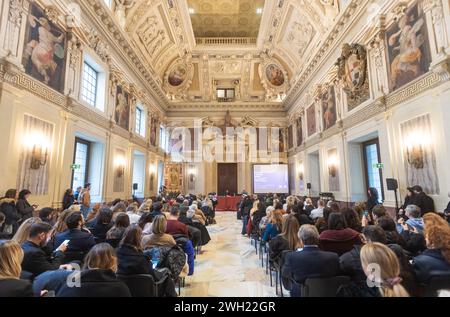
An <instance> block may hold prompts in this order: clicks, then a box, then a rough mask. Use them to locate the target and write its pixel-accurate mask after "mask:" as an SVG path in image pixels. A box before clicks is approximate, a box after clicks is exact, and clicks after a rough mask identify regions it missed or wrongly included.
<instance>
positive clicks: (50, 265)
mask: <svg viewBox="0 0 450 317" xmlns="http://www.w3.org/2000/svg"><path fill="white" fill-rule="evenodd" d="M51 230H52V227H51V226H50V225H49V224H47V223H35V224H33V225H32V226H31V228H30V236H29V238H28V240H27V241H25V242H24V243H23V244H22V249H23V252H24V257H23V261H22V270H24V271H27V272H30V273H32V274H33V276H38V275H39V274H41V273H44V272H47V271H53V270H57V269H59V268H60V267H61V263H62V262H63V258H64V252H65V251H66V249H67V247H66V245H64V244H63V245H61V246H60V247H59V248H58V249H57V250H56V251H55V252H53V254H51V255H48V254H46V253H45V251H44V250H43V249H42V247H43V246H44V245H45V243H46V242H47V240H48V238H49V235H50V231H51Z"/></svg>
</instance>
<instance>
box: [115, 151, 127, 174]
mask: <svg viewBox="0 0 450 317" xmlns="http://www.w3.org/2000/svg"><path fill="white" fill-rule="evenodd" d="M115 165H116V176H117V177H118V178H121V177H123V175H124V174H125V158H124V157H123V156H118V157H117V158H116V162H115Z"/></svg>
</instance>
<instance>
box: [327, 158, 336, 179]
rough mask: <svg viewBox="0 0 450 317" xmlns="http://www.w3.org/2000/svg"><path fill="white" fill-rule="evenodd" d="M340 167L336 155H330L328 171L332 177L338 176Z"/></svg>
mask: <svg viewBox="0 0 450 317" xmlns="http://www.w3.org/2000/svg"><path fill="white" fill-rule="evenodd" d="M337 167H338V159H337V157H336V156H330V157H329V158H328V173H329V174H330V175H331V177H336V175H337Z"/></svg>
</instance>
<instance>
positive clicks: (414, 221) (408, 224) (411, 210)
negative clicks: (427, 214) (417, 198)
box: [397, 205, 424, 233]
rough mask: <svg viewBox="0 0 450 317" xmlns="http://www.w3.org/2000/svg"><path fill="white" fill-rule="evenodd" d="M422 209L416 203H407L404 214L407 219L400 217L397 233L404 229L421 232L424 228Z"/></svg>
mask: <svg viewBox="0 0 450 317" xmlns="http://www.w3.org/2000/svg"><path fill="white" fill-rule="evenodd" d="M421 214H422V210H421V209H420V208H419V207H418V206H416V205H408V206H407V207H406V208H405V216H406V217H408V220H406V221H405V219H403V218H400V219H399V220H398V224H397V231H398V233H402V232H403V231H404V230H413V231H415V232H417V233H422V232H423V229H424V223H423V218H422V217H421Z"/></svg>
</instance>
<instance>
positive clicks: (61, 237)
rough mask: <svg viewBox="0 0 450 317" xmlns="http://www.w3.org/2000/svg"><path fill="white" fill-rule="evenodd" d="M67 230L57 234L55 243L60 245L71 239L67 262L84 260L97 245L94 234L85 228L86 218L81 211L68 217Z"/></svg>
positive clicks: (66, 257) (68, 246)
mask: <svg viewBox="0 0 450 317" xmlns="http://www.w3.org/2000/svg"><path fill="white" fill-rule="evenodd" d="M66 225H67V230H66V231H64V232H61V233H59V234H57V235H56V238H55V245H56V246H60V245H61V244H62V243H63V242H64V241H66V240H69V243H68V245H67V251H66V256H65V259H64V260H65V263H69V262H70V261H82V260H83V258H84V256H85V255H86V254H87V253H88V252H89V250H91V248H92V247H93V246H94V245H95V240H94V236H93V235H92V234H91V233H90V232H87V231H85V230H83V229H82V228H83V225H84V219H83V215H82V214H81V212H75V213H73V214H71V215H70V216H69V217H67V219H66Z"/></svg>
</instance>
